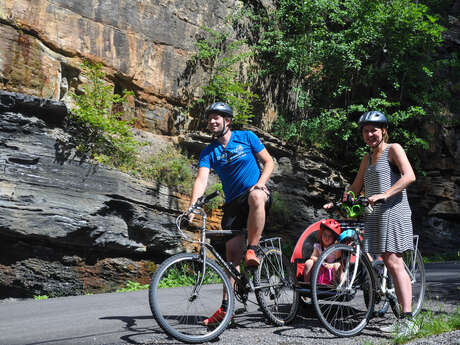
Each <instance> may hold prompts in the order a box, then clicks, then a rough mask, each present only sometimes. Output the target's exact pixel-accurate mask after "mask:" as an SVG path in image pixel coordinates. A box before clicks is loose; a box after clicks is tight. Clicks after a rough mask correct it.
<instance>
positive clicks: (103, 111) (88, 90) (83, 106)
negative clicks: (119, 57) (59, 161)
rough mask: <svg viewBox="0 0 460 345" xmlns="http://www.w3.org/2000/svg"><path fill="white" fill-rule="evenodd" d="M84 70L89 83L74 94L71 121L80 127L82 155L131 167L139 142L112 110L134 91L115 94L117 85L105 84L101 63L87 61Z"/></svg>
mask: <svg viewBox="0 0 460 345" xmlns="http://www.w3.org/2000/svg"><path fill="white" fill-rule="evenodd" d="M81 68H82V73H83V75H84V78H85V79H86V80H87V83H85V84H83V86H82V91H83V92H82V93H81V94H77V93H72V98H73V100H74V102H75V106H74V107H73V109H72V118H73V119H74V120H75V121H77V122H78V123H79V125H80V138H79V139H80V140H79V142H78V143H79V144H78V146H77V150H78V152H79V154H80V155H82V156H87V157H89V158H90V159H94V160H96V161H98V162H99V163H103V164H106V165H111V166H114V167H123V166H126V165H132V164H133V161H134V160H135V158H136V154H135V153H136V149H137V147H138V146H139V142H137V141H136V140H135V139H134V138H133V133H132V130H131V126H130V125H129V123H128V122H126V121H123V120H121V115H122V114H121V113H120V112H114V111H112V109H113V106H114V105H116V104H118V105H124V104H126V103H127V102H128V97H129V96H131V95H132V92H128V91H126V90H125V91H123V95H119V94H116V93H114V86H113V85H111V84H108V83H106V82H105V81H104V79H105V77H106V75H105V73H104V72H103V71H102V65H101V64H100V63H97V64H93V63H90V62H88V61H84V63H83V64H82V65H81Z"/></svg>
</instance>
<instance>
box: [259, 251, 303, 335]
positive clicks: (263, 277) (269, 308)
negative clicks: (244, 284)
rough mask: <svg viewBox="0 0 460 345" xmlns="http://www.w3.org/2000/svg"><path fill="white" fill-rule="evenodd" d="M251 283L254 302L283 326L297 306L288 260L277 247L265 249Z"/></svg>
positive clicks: (292, 316)
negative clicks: (253, 287)
mask: <svg viewBox="0 0 460 345" xmlns="http://www.w3.org/2000/svg"><path fill="white" fill-rule="evenodd" d="M254 285H255V288H256V290H255V294H256V298H257V302H258V303H259V306H260V308H261V309H262V311H263V313H264V315H265V316H266V317H267V319H268V320H270V322H272V323H273V324H275V325H277V326H283V325H286V324H288V323H289V322H291V321H292V320H293V319H294V317H295V315H296V313H297V307H298V296H297V292H296V290H295V277H294V273H293V271H292V269H291V266H290V263H289V260H288V259H287V258H286V257H285V256H284V255H283V254H282V253H281V251H280V250H279V249H277V248H269V249H266V250H264V255H263V257H262V258H261V260H260V265H259V267H258V269H257V271H256V272H255V276H254Z"/></svg>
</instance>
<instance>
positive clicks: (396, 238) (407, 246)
mask: <svg viewBox="0 0 460 345" xmlns="http://www.w3.org/2000/svg"><path fill="white" fill-rule="evenodd" d="M390 146H391V145H388V146H387V148H386V149H385V151H384V152H383V153H382V155H381V156H380V157H379V159H378V161H377V162H376V163H375V164H374V165H371V159H370V155H369V160H368V163H367V168H366V172H365V175H364V189H365V195H366V197H370V196H371V195H374V194H380V193H384V192H385V191H386V190H388V189H389V188H390V187H391V186H392V185H394V184H395V183H396V181H398V180H399V179H400V178H401V174H400V173H399V172H394V171H393V170H392V169H391V167H390V162H389V160H388V151H389V150H390ZM411 214H412V212H411V209H410V206H409V202H408V201H407V193H406V190H405V189H404V190H403V191H402V192H400V193H398V194H396V195H393V196H392V197H390V198H388V199H387V200H386V202H385V203H383V204H375V205H374V212H372V213H371V214H369V215H367V216H366V218H365V222H366V224H365V226H366V228H365V229H366V230H365V235H364V250H365V251H367V252H369V253H372V254H382V253H386V252H391V253H403V252H405V251H406V250H412V249H413V239H412V220H411Z"/></svg>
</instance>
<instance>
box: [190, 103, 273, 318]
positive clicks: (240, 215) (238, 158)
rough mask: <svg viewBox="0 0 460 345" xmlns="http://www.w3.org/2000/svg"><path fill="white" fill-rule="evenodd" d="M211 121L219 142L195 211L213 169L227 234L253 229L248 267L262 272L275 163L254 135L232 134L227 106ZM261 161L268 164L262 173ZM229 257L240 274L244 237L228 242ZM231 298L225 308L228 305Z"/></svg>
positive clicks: (210, 114)
mask: <svg viewBox="0 0 460 345" xmlns="http://www.w3.org/2000/svg"><path fill="white" fill-rule="evenodd" d="M205 115H206V118H207V121H208V128H209V130H210V131H211V133H212V135H213V138H214V140H213V141H212V142H211V143H210V144H209V145H208V146H207V147H205V148H204V149H203V151H202V152H201V155H200V160H199V164H198V175H197V177H196V179H195V183H194V185H193V189H192V197H191V200H190V205H193V204H194V203H195V202H196V201H197V200H198V198H199V197H201V196H202V195H203V194H204V192H205V189H206V185H207V183H208V177H209V172H210V169H211V168H212V169H214V170H215V171H216V173H217V175H218V176H219V178H220V180H221V182H222V189H223V191H224V194H225V205H224V216H223V218H222V229H243V228H245V227H246V226H247V229H248V246H247V250H246V254H245V257H244V260H245V265H246V267H257V266H258V265H259V263H260V260H259V258H258V257H257V255H256V252H255V249H256V248H257V245H258V243H259V239H260V237H261V235H262V231H263V230H264V226H265V216H266V206H268V205H270V202H271V196H270V191H269V190H268V189H267V187H266V183H267V181H268V179H269V178H270V175H271V174H272V171H273V167H274V163H273V159H272V157H271V156H270V154H269V153H268V151H267V149H266V148H265V147H264V145H263V144H262V143H261V141H260V139H259V138H258V137H257V136H256V135H255V134H254V133H253V132H251V131H231V129H230V125H231V122H232V118H233V111H232V109H231V108H230V107H229V106H228V105H227V104H225V103H223V102H217V103H213V104H211V105H210V106H209V107H208V108H207V109H206V111H205ZM257 161H260V162H261V163H262V164H263V170H262V171H260V168H259V165H258V163H257ZM192 217H193V216H191V218H192ZM225 252H226V253H225V254H226V259H227V261H230V262H232V263H234V264H235V267H236V268H237V269H238V270H239V263H240V262H241V258H242V256H243V253H244V235H243V234H241V235H237V236H235V237H233V238H232V239H230V240H228V241H227V242H226V244H225ZM225 298H226V296H224V301H223V302H222V303H223V304H225V303H226V299H225ZM221 309H222V308H219V310H218V311H217V312H216V313H215V314H214V315H213V316H211V317H210V318H208V319H206V320H204V324H205V325H211V324H215V323H219V322H220V321H221V320H222V319H223V317H224V316H225V315H222V314H224V312H223V311H222V310H221Z"/></svg>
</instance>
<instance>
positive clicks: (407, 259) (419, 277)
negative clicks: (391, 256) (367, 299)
mask: <svg viewBox="0 0 460 345" xmlns="http://www.w3.org/2000/svg"><path fill="white" fill-rule="evenodd" d="M402 258H403V261H404V266H405V268H406V272H407V274H408V275H409V278H410V280H411V285H412V315H413V316H416V315H417V314H418V313H419V312H420V310H421V309H422V304H423V299H424V298H425V290H426V281H425V266H424V264H423V259H422V255H421V254H420V252H419V251H418V250H417V252H416V253H415V254H414V251H412V250H408V251H406V252H405V253H404V254H403V256H402ZM390 305H391V309H392V310H393V313H394V314H395V316H396V317H398V318H399V317H400V316H401V312H402V311H401V308H400V306H399V303H397V300H393V301H391V300H390Z"/></svg>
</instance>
